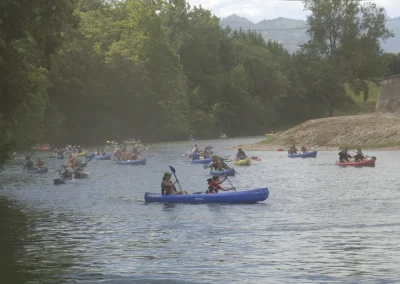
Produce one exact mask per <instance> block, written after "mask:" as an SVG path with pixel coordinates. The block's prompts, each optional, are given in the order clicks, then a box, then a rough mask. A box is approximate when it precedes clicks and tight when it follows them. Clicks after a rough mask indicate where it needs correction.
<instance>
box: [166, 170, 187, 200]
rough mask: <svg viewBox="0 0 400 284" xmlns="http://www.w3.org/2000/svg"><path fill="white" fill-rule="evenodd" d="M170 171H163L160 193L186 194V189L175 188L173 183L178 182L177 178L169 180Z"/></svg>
mask: <svg viewBox="0 0 400 284" xmlns="http://www.w3.org/2000/svg"><path fill="white" fill-rule="evenodd" d="M171 176H172V174H171V173H168V172H166V173H164V177H163V180H162V182H161V194H162V195H178V194H188V193H187V191H186V190H182V191H177V190H176V188H175V184H177V183H178V180H176V181H175V182H172V181H171Z"/></svg>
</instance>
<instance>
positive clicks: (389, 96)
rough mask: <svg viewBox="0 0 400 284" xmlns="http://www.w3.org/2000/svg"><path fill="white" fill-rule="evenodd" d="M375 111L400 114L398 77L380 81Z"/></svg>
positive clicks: (399, 77)
mask: <svg viewBox="0 0 400 284" xmlns="http://www.w3.org/2000/svg"><path fill="white" fill-rule="evenodd" d="M376 111H377V112H380V113H394V114H400V75H395V76H390V77H386V78H384V79H382V80H381V82H380V89H379V96H378V101H377V103H376Z"/></svg>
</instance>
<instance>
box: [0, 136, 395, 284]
mask: <svg viewBox="0 0 400 284" xmlns="http://www.w3.org/2000/svg"><path fill="white" fill-rule="evenodd" d="M259 140H260V139H256V138H249V139H228V140H213V141H198V142H197V143H199V144H200V146H201V147H204V146H206V145H207V144H211V145H213V146H214V150H215V152H216V153H217V154H219V155H229V154H231V155H234V154H235V151H233V150H227V149H225V148H227V147H230V146H234V145H238V144H244V143H251V142H256V141H259ZM192 146H193V143H192V142H185V143H177V144H163V145H154V146H151V147H150V151H149V153H146V155H145V156H147V158H148V160H147V165H146V166H136V167H135V166H119V165H116V164H114V162H113V161H97V160H93V161H91V162H90V163H89V165H88V167H87V169H88V171H89V172H90V178H89V179H88V180H79V181H76V182H75V183H71V184H67V185H61V186H54V185H53V184H52V181H53V179H54V178H56V173H54V171H52V170H50V171H49V173H48V174H45V175H33V174H23V173H22V171H21V164H18V163H16V162H14V164H12V165H11V166H8V167H7V168H6V170H5V172H3V173H1V174H0V182H1V186H2V187H3V190H0V222H1V223H0V265H1V268H0V275H1V276H0V277H1V279H2V280H1V283H99V282H103V283H116V284H122V283H311V282H313V283H328V282H329V283H360V282H361V283H398V282H399V281H400V264H399V263H400V237H399V236H400V219H399V216H400V179H399V172H398V170H399V168H400V153H399V152H384V151H376V152H373V151H371V152H368V153H366V154H369V155H375V156H377V165H376V167H375V168H340V167H338V166H336V165H335V164H334V162H335V160H336V158H337V152H320V153H319V154H318V157H317V158H316V159H288V158H287V154H286V153H282V152H281V153H280V152H248V155H249V156H250V155H251V156H253V155H258V156H259V157H260V158H262V161H261V162H257V163H255V164H253V165H252V166H250V167H244V168H237V171H238V173H239V174H238V175H237V176H236V177H233V178H231V180H232V183H233V184H234V185H235V186H237V187H238V188H241V189H245V188H258V187H264V186H268V188H269V189H270V195H269V198H268V199H267V200H266V201H265V202H263V203H259V204H254V205H179V204H177V205H164V204H145V203H144V199H143V194H144V192H145V191H154V192H160V182H161V178H162V175H163V173H164V172H165V171H168V170H169V169H168V165H172V166H174V167H175V168H176V170H177V176H178V178H179V180H180V182H181V184H182V186H183V187H184V188H185V189H187V190H189V191H191V192H194V191H200V190H205V189H206V180H207V178H209V175H208V171H207V170H204V169H203V167H202V165H191V164H190V163H189V161H188V159H187V158H181V157H180V153H185V152H187V151H188V150H190V149H191V148H192ZM90 150H91V151H93V150H94V148H92V149H90ZM45 155H46V154H43V153H41V156H42V157H45ZM19 159H21V157H19ZM19 161H20V162H21V163H22V161H21V160H19ZM61 163H62V161H60V160H56V161H51V160H48V164H49V166H50V167H51V168H53V169H58V168H59V166H60V164H61ZM4 280H5V281H4Z"/></svg>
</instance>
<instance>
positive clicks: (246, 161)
mask: <svg viewBox="0 0 400 284" xmlns="http://www.w3.org/2000/svg"><path fill="white" fill-rule="evenodd" d="M250 164H251V160H250V159H249V158H246V159H244V160H240V161H235V166H250Z"/></svg>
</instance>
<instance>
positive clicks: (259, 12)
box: [188, 0, 400, 22]
mask: <svg viewBox="0 0 400 284" xmlns="http://www.w3.org/2000/svg"><path fill="white" fill-rule="evenodd" d="M188 2H189V3H190V4H191V5H192V6H194V5H195V6H199V5H201V6H202V7H203V8H205V9H208V10H211V11H212V12H213V13H214V14H215V15H217V16H218V17H220V18H225V17H227V16H229V15H232V14H236V15H238V16H241V17H246V18H247V19H249V20H250V21H253V22H259V21H262V20H264V19H275V18H279V17H284V18H292V19H302V20H304V19H305V18H306V12H305V11H304V9H303V3H302V2H301V1H297V2H296V1H293V0H291V1H290V0H289V1H284V0H188ZM371 2H374V3H376V4H377V5H379V6H381V7H384V8H385V9H386V13H387V14H388V15H389V17H391V18H394V17H398V16H400V0H372V1H371Z"/></svg>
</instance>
